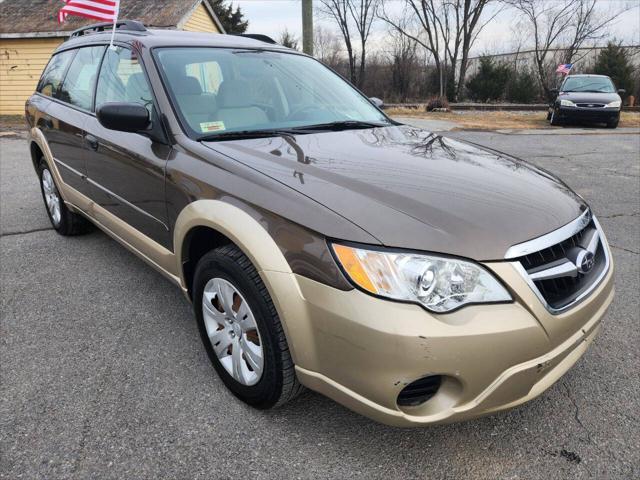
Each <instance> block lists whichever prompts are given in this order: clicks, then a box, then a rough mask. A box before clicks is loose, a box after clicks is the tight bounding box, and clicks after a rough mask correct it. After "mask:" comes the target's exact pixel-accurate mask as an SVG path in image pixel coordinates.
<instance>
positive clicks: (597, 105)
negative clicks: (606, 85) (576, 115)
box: [576, 103, 604, 108]
mask: <svg viewBox="0 0 640 480" xmlns="http://www.w3.org/2000/svg"><path fill="white" fill-rule="evenodd" d="M576 105H577V106H578V107H582V108H604V103H576Z"/></svg>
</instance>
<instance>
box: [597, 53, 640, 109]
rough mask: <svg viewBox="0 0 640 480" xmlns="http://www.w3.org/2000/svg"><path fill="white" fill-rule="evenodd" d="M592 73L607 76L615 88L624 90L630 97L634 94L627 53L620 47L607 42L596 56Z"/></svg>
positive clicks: (631, 71) (631, 72)
mask: <svg viewBox="0 0 640 480" xmlns="http://www.w3.org/2000/svg"><path fill="white" fill-rule="evenodd" d="M593 73H597V74H599V75H608V76H609V77H611V80H613V83H614V84H615V86H616V88H624V89H625V90H626V91H627V93H626V95H631V94H633V93H638V92H634V90H635V89H634V87H635V85H634V83H635V82H634V78H633V67H632V66H631V64H630V62H629V53H628V52H627V51H626V50H625V49H624V48H622V47H621V46H620V45H616V44H615V43H614V42H609V43H608V44H607V46H606V47H605V48H603V49H602V50H601V51H600V53H599V54H598V58H597V59H596V64H595V66H594V68H593ZM626 95H625V96H626Z"/></svg>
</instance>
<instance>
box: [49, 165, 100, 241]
mask: <svg viewBox="0 0 640 480" xmlns="http://www.w3.org/2000/svg"><path fill="white" fill-rule="evenodd" d="M39 172H40V190H41V191H42V198H43V200H44V204H45V207H46V209H47V214H48V215H49V220H50V221H51V225H52V226H53V228H54V229H55V230H56V232H58V233H59V234H60V235H79V234H82V233H85V232H87V231H88V230H90V229H91V224H90V223H89V222H88V221H87V220H86V219H85V218H84V217H82V216H80V215H78V214H77V213H73V212H72V211H70V210H69V209H68V208H67V206H66V205H65V203H64V201H63V200H62V197H61V196H60V192H59V191H58V187H57V185H56V182H55V180H54V179H53V175H52V174H51V170H49V166H48V165H47V164H46V163H45V162H44V161H41V162H40V165H39Z"/></svg>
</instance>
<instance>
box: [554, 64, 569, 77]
mask: <svg viewBox="0 0 640 480" xmlns="http://www.w3.org/2000/svg"><path fill="white" fill-rule="evenodd" d="M572 68H573V63H561V64H560V65H558V68H556V73H561V74H563V75H568V74H569V72H570V71H571V69H572Z"/></svg>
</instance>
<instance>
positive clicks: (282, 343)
mask: <svg viewBox="0 0 640 480" xmlns="http://www.w3.org/2000/svg"><path fill="white" fill-rule="evenodd" d="M214 278H221V279H224V280H226V281H228V282H230V283H231V284H232V285H233V287H234V288H236V289H237V291H238V292H240V294H241V295H242V297H244V299H246V301H247V303H248V305H249V307H250V309H251V311H252V313H253V315H254V317H255V320H256V325H257V327H258V331H259V334H260V341H261V344H262V347H263V356H264V366H263V371H262V376H261V377H260V379H259V380H258V381H257V383H256V384H254V385H249V386H248V385H244V384H242V383H240V382H238V381H237V380H236V379H234V378H233V376H231V375H230V374H229V373H228V372H227V370H225V368H224V366H223V365H222V364H221V362H220V360H219V359H218V357H217V355H216V353H215V351H214V349H213V346H212V344H211V341H210V340H209V336H208V335H207V330H206V327H205V321H204V316H203V312H202V308H203V307H202V300H203V294H204V289H205V286H206V285H207V283H208V282H209V280H211V279H214ZM193 292H194V295H193V305H194V310H195V314H196V319H197V322H198V328H199V330H200V336H201V338H202V342H203V344H204V346H205V349H206V351H207V355H208V356H209V359H210V360H211V363H212V364H213V366H214V368H215V369H216V371H217V372H218V375H219V376H220V378H221V379H222V381H223V382H224V384H225V385H226V386H227V388H228V389H229V390H230V391H231V392H232V393H233V394H234V395H235V396H236V397H238V398H239V399H240V400H242V401H243V402H245V403H247V404H249V405H251V406H253V407H255V408H259V409H268V408H274V407H279V406H281V405H284V404H285V403H287V402H288V401H290V400H292V399H294V398H295V397H296V396H298V394H300V392H302V390H303V388H304V387H302V385H301V384H300V383H299V382H298V378H297V377H296V373H295V368H294V364H293V360H292V359H291V353H290V352H289V346H288V344H287V340H286V338H285V335H284V331H283V329H282V324H281V323H280V319H279V318H278V313H277V312H276V309H275V307H274V305H273V302H272V300H271V297H270V296H269V293H268V291H267V288H266V287H265V285H264V283H263V282H262V279H261V278H260V275H258V272H257V271H256V269H255V267H254V266H253V265H252V264H251V261H250V260H249V259H248V258H247V257H246V255H244V253H242V251H241V250H240V249H239V248H237V247H236V246H235V245H225V246H222V247H219V248H216V249H215V250H212V251H211V252H209V253H207V254H206V255H204V256H203V257H202V258H201V259H200V261H199V262H198V264H197V266H196V271H195V276H194V283H193Z"/></svg>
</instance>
